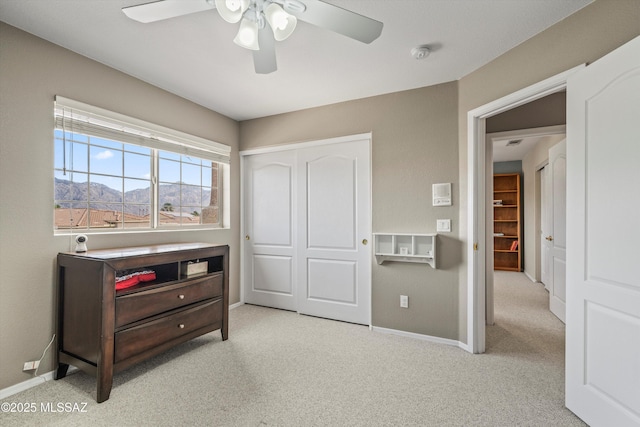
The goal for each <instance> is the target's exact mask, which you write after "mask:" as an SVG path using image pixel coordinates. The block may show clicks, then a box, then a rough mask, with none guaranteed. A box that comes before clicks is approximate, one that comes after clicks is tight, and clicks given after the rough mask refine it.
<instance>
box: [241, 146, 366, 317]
mask: <svg viewBox="0 0 640 427" xmlns="http://www.w3.org/2000/svg"><path fill="white" fill-rule="evenodd" d="M243 179H244V181H243V192H244V202H245V203H244V207H243V212H244V231H245V235H246V237H245V238H246V240H245V241H244V258H243V259H244V261H243V262H244V266H243V271H244V278H243V282H244V289H245V291H244V293H245V301H246V302H248V303H254V304H260V305H265V306H269V307H275V308H283V309H288V310H295V311H298V312H299V313H301V314H309V315H313V316H318V317H325V318H330V319H335V320H343V321H348V322H353V323H360V324H370V317H371V314H370V310H371V249H370V248H371V245H370V244H369V240H370V230H371V170H370V139H369V136H358V137H350V138H338V139H335V140H329V141H328V142H326V143H323V142H318V143H311V144H309V145H307V144H304V145H296V146H294V147H293V148H292V149H290V150H285V151H278V152H271V153H266V154H250V155H247V156H245V158H244V173H243Z"/></svg>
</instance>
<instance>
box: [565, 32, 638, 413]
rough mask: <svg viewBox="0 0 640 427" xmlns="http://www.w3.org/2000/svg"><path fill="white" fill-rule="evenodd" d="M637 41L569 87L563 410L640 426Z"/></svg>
mask: <svg viewBox="0 0 640 427" xmlns="http://www.w3.org/2000/svg"><path fill="white" fill-rule="evenodd" d="M639 118H640V37H638V38H636V39H634V40H632V41H631V42H629V43H627V44H625V45H624V46H622V47H620V48H618V49H616V50H615V51H613V52H612V53H610V54H608V55H606V56H605V57H603V58H602V59H599V60H598V61H596V62H594V63H593V64H591V65H589V66H588V67H586V68H585V69H584V70H583V71H580V72H579V73H577V74H576V75H575V76H573V77H571V78H570V79H569V80H568V90H567V124H568V126H567V156H568V158H569V159H570V162H569V163H568V164H567V196H568V199H567V216H568V218H569V219H570V220H569V221H568V223H567V264H568V265H569V267H570V268H569V269H568V272H567V329H566V333H567V347H566V349H567V350H566V404H567V407H568V408H569V409H570V410H572V411H573V412H575V413H576V414H577V415H578V416H579V417H580V418H582V419H583V420H584V421H585V422H587V423H588V424H590V425H591V426H638V425H640V275H639V274H638V254H640V250H639V249H638V243H639V242H640V225H639V224H640V223H639V222H638V212H640V190H639V189H638V188H639V187H638V183H640V167H638V166H639V165H640V143H639V141H640V120H639Z"/></svg>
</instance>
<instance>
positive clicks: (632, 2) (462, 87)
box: [458, 0, 640, 342]
mask: <svg viewBox="0 0 640 427" xmlns="http://www.w3.org/2000/svg"><path fill="white" fill-rule="evenodd" d="M638 35H640V1H638V0H596V1H595V2H594V3H592V4H590V5H589V6H587V7H585V8H584V9H582V10H580V11H578V12H576V13H575V14H573V15H571V16H569V17H568V18H566V19H564V20H563V21H561V22H559V23H557V24H556V25H553V26H552V27H550V28H548V29H547V30H545V31H543V32H542V33H540V34H538V35H536V36H534V37H532V38H531V39H529V40H527V41H525V42H524V43H522V44H520V45H519V46H517V47H516V48H514V49H512V50H510V51H509V52H507V53H505V54H504V55H502V56H500V57H498V58H496V59H495V60H493V61H491V62H490V63H489V64H487V65H485V66H483V67H481V68H480V69H478V70H476V71H474V72H473V73H471V74H469V75H467V76H465V77H463V78H462V79H461V80H460V81H459V88H458V93H459V102H458V125H459V127H458V131H459V154H460V157H459V171H460V176H459V181H460V219H459V223H460V224H461V225H462V227H463V230H461V231H462V240H463V241H464V244H465V245H466V244H467V242H466V240H467V239H466V237H465V236H466V233H467V230H466V221H467V204H466V199H467V185H468V182H467V112H468V111H470V110H473V109H475V108H477V107H480V106H482V105H485V104H487V103H489V102H491V101H494V100H496V99H500V98H502V97H504V96H506V95H508V94H510V93H513V92H515V91H518V90H520V89H523V88H525V87H527V86H530V85H532V84H535V83H537V82H540V81H542V80H544V79H546V78H548V77H551V76H554V75H556V74H558V73H561V72H563V71H566V70H568V69H570V68H573V67H575V66H578V65H580V64H584V63H591V62H593V61H595V60H597V59H598V58H600V57H602V56H604V55H606V54H607V53H609V52H611V51H612V50H614V49H615V48H617V47H619V46H621V45H623V44H624V43H625V42H627V41H629V40H631V39H633V38H635V37H636V36H638ZM459 295H460V320H459V325H460V333H459V336H460V340H461V341H463V342H466V322H467V316H466V314H467V311H466V306H467V301H466V296H467V274H466V260H465V261H464V262H463V268H461V270H460V292H459Z"/></svg>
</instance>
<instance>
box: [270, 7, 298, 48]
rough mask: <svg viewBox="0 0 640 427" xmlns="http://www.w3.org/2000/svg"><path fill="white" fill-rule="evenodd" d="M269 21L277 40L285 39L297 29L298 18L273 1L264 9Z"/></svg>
mask: <svg viewBox="0 0 640 427" xmlns="http://www.w3.org/2000/svg"><path fill="white" fill-rule="evenodd" d="M264 14H265V17H266V18H267V22H269V25H270V26H271V29H272V30H273V37H274V38H275V39H276V40H277V41H282V40H285V39H286V38H287V37H289V36H290V35H291V33H293V30H295V29H296V24H297V23H298V19H297V18H296V17H295V16H293V15H290V14H288V13H287V12H285V11H284V10H283V9H282V8H281V7H280V6H279V5H277V4H275V3H271V4H270V5H269V6H267V8H266V9H265V11H264Z"/></svg>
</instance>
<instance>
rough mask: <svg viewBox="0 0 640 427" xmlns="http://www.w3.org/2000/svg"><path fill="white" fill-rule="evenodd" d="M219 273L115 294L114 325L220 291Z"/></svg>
mask: <svg viewBox="0 0 640 427" xmlns="http://www.w3.org/2000/svg"><path fill="white" fill-rule="evenodd" d="M222 282H223V280H222V273H219V274H215V275H212V276H206V277H199V278H196V279H191V280H188V281H183V282H180V283H176V284H174V285H168V286H163V287H160V288H155V289H150V290H148V291H141V292H136V293H133V294H128V295H123V296H120V297H117V298H116V323H115V327H116V329H118V328H120V327H122V326H124V325H127V324H129V323H132V322H135V321H138V320H141V319H145V318H147V317H151V316H155V315H156V314H160V313H163V312H165V311H169V310H172V309H174V308H179V307H182V306H186V305H189V304H193V303H195V302H198V301H204V300H206V299H209V298H215V297H218V296H221V295H222V287H223V284H222Z"/></svg>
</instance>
